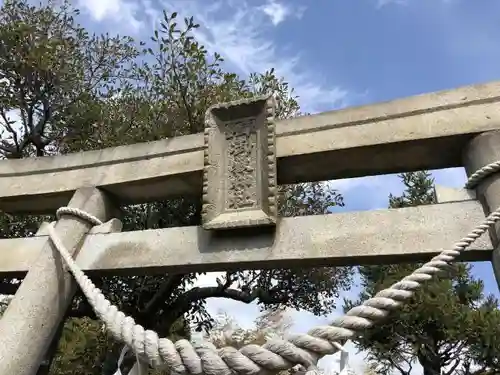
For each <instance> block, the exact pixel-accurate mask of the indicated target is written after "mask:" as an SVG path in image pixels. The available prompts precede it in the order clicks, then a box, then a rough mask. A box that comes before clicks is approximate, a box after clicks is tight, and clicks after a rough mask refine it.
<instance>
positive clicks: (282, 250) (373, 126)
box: [0, 82, 500, 375]
mask: <svg viewBox="0 0 500 375" xmlns="http://www.w3.org/2000/svg"><path fill="white" fill-rule="evenodd" d="M499 102H500V82H493V83H489V84H484V85H476V86H469V87H464V88H460V89H456V90H450V91H443V92H439V93H432V94H425V95H420V96H415V97H411V98H407V99H400V100H395V101H392V102H387V103H382V104H375V105H369V106H362V107H355V108H348V109H343V110H339V111H332V112H325V113H321V114H318V115H313V116H304V117H299V118H294V119H288V120H279V121H275V119H274V117H273V113H274V105H275V103H274V102H273V99H272V98H267V97H258V98H253V99H251V100H245V101H238V102H231V103H227V104H222V105H217V106H214V107H212V108H211V109H210V110H209V111H208V112H207V117H206V129H205V132H204V134H194V135H188V136H182V137H177V138H172V139H167V140H161V141H156V142H150V143H142V144H135V145H131V146H120V147H115V148H109V149H104V150H99V151H90V152H82V153H76V154H70V155H64V156H56V157H43V158H32V159H24V160H9V161H2V162H0V209H1V210H3V211H5V212H11V213H23V212H24V213H47V212H54V211H55V210H57V209H58V208H59V207H61V206H66V205H68V206H69V209H65V210H60V211H58V212H59V215H58V217H59V219H58V221H57V223H56V224H55V226H54V229H51V228H52V226H50V225H48V224H44V225H42V226H41V227H40V230H39V231H38V232H37V234H36V236H34V237H31V238H23V239H2V240H0V274H1V275H2V276H18V275H24V274H26V276H25V278H24V281H23V282H22V284H21V286H20V287H19V289H18V291H17V293H16V295H15V298H14V299H13V300H12V302H11V304H10V306H9V308H8V309H7V311H6V312H5V314H4V317H3V318H2V319H1V320H0V375H12V374H16V375H33V374H35V373H36V370H37V369H38V366H39V364H40V361H41V360H42V358H43V356H44V354H45V351H46V349H47V347H48V345H49V343H50V342H51V339H52V338H53V336H54V334H55V331H56V328H57V326H58V324H59V323H60V321H61V319H62V318H63V316H64V312H65V310H66V309H67V307H68V305H69V303H70V302H71V299H72V297H73V295H74V293H75V290H76V283H75V281H74V278H73V276H72V275H71V274H70V273H68V272H67V271H66V270H65V268H64V267H63V265H64V263H65V262H70V260H67V259H66V258H64V257H63V259H62V258H61V256H60V255H59V253H58V250H59V251H61V250H60V248H61V247H64V248H66V249H67V250H68V252H69V253H70V254H71V255H73V256H74V257H75V259H76V264H77V266H78V267H79V268H81V269H83V270H84V271H85V272H88V273H89V274H90V273H92V274H113V273H116V274H118V273H119V274H129V275H131V274H139V273H142V274H144V273H148V274H153V273H175V272H200V271H204V272H210V271H220V270H227V269H251V268H255V269H262V268H272V267H294V266H297V265H300V266H339V265H354V264H360V263H365V264H366V263H372V264H374V263H396V262H403V261H427V260H428V259H430V258H431V257H432V256H435V255H437V254H439V253H440V252H441V251H443V250H445V249H448V248H450V246H451V245H452V244H453V243H454V242H455V241H457V240H458V239H459V238H461V237H463V236H464V235H465V234H466V233H467V232H468V231H470V230H471V229H473V228H474V226H475V225H476V224H479V223H480V222H482V221H484V218H485V213H490V212H491V211H493V210H495V209H496V208H497V207H499V206H500V178H499V177H498V175H495V174H493V173H490V174H488V173H483V174H482V175H481V176H479V177H481V178H482V179H480V178H478V179H476V180H477V181H476V182H478V184H477V187H475V189H474V190H472V189H448V188H439V189H436V196H437V199H438V202H439V203H438V204H436V205H427V206H420V207H411V208H401V209H391V210H377V211H368V212H349V213H342V214H331V215H324V216H305V217H292V218H279V219H278V217H277V206H276V205H277V202H276V193H277V186H278V184H289V183H299V182H308V181H321V180H331V179H339V178H351V177H359V176H371V175H377V174H387V173H396V172H405V171H414V170H423V169H438V168H447V167H458V166H465V168H466V171H467V173H468V174H469V175H472V174H473V173H474V172H476V171H478V170H480V169H482V168H483V169H484V167H485V166H488V165H490V166H491V163H494V162H497V161H498V160H500V131H499V130H500V105H499V104H500V103H499ZM494 171H496V168H492V169H491V170H490V172H494ZM175 195H198V196H200V198H201V199H203V210H202V219H203V225H202V227H182V228H168V229H158V230H145V231H135V232H126V233H121V232H120V230H121V223H120V222H119V220H117V219H113V220H110V219H112V218H114V217H115V216H117V215H118V207H119V205H122V204H131V203H143V202H148V201H153V200H159V199H164V198H168V197H172V196H175ZM68 202H69V203H68ZM82 211H84V212H87V213H88V214H90V215H92V216H88V215H87V216H85V215H84V217H83V218H81V217H82V215H83V214H82ZM75 215H76V216H75ZM101 222H105V223H104V224H101ZM489 224H491V222H490V223H489ZM93 225H94V226H93ZM92 226H93V227H92ZM91 227H92V228H91ZM255 228H258V230H255ZM485 228H486V226H485ZM485 230H486V229H485ZM498 233H500V231H499V230H498V227H497V228H496V229H495V230H491V231H490V238H479V239H478V240H477V241H476V242H475V243H474V244H473V245H472V246H471V247H470V249H469V250H468V251H466V252H465V253H464V254H463V255H462V256H461V258H460V259H461V260H468V261H478V260H491V261H492V262H493V266H494V271H495V275H496V277H497V280H500V258H499V256H498V253H497V251H496V250H495V249H496V247H497V244H498ZM49 234H52V236H53V237H54V236H57V237H58V238H59V239H60V243H59V245H58V246H57V248H56V246H55V244H54V243H53V242H52V241H51V239H49ZM53 237H52V238H53ZM469 242H472V241H469ZM70 268H71V267H70ZM97 302H99V301H97ZM97 302H96V303H97ZM101 302H102V301H101ZM97 304H98V303H97ZM104 315H105V314H104ZM104 315H103V316H104ZM309 337H312V336H309ZM146 340H147V338H146ZM142 344H144V345H146V344H145V343H142ZM176 345H177V344H176ZM200 353H202V352H200ZM202 354H203V353H202ZM202 354H199V355H200V356H201V355H202ZM233 354H234V353H233ZM207 355H208V354H207ZM234 355H236V354H234ZM299 357H300V356H299ZM299 357H297V358H299ZM294 358H295V357H294ZM300 358H303V357H300ZM291 361H292V360H291ZM296 361H299V359H297V360H296ZM186 366H187V365H186ZM189 371H191V372H190V373H193V371H194V370H192V369H191V368H190V369H189ZM189 371H188V372H189ZM210 371H212V373H221V374H222V373H224V374H225V373H226V372H225V371H226V370H222V369H221V370H220V371H219V372H217V371H215V370H214V369H212V370H210ZM210 371H208V370H207V373H211V372H210ZM242 371H243V370H242Z"/></svg>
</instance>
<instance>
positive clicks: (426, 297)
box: [345, 172, 500, 375]
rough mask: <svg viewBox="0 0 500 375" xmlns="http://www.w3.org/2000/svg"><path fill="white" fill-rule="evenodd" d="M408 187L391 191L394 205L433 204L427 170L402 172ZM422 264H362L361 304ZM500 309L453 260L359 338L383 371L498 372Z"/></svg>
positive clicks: (466, 268) (429, 374) (462, 374)
mask: <svg viewBox="0 0 500 375" xmlns="http://www.w3.org/2000/svg"><path fill="white" fill-rule="evenodd" d="M401 178H402V180H403V184H404V185H405V187H406V190H405V192H404V193H403V195H402V196H400V197H394V196H392V195H391V196H390V207H393V208H398V207H407V206H416V205H420V204H430V203H434V195H433V189H432V188H433V180H432V179H431V177H430V174H429V173H427V172H412V173H405V174H403V175H401ZM416 267H419V265H418V264H409V265H408V264H400V265H382V266H363V267H359V273H360V275H361V285H362V287H363V291H362V292H361V294H360V296H359V299H358V300H356V301H347V302H346V305H345V308H346V309H349V308H350V307H352V306H355V305H358V304H360V303H362V302H363V301H365V300H366V299H368V298H369V297H370V296H372V295H374V294H375V293H377V292H378V291H380V290H381V289H383V288H386V287H388V286H389V285H391V284H392V283H394V282H397V281H398V280H400V279H401V278H403V277H404V276H406V275H408V274H409V273H410V272H412V271H413V270H414V269H415V268H416ZM499 314H500V310H499V309H498V302H497V301H496V300H495V299H494V298H493V297H492V296H485V295H484V293H483V283H482V281H481V280H478V279H476V278H475V277H474V276H473V275H472V274H471V266H470V265H469V264H455V265H454V266H453V267H450V270H449V272H448V274H447V275H444V277H443V278H440V279H434V280H432V281H430V282H428V283H427V284H426V285H425V286H424V288H422V290H420V291H418V292H417V293H415V295H414V297H413V298H412V299H411V300H410V301H409V302H408V303H407V304H405V305H404V306H403V307H402V308H401V309H398V310H397V311H395V312H394V313H393V314H391V316H390V318H389V319H387V321H385V322H384V323H383V324H379V325H377V326H376V327H374V328H373V329H370V330H368V332H366V334H365V335H363V337H361V338H359V339H357V340H356V344H357V345H358V347H359V348H360V349H362V350H366V351H368V353H369V354H368V359H369V360H370V362H371V363H372V365H373V366H374V368H375V369H376V371H377V372H378V373H379V374H388V373H390V371H393V370H396V371H398V372H399V373H401V375H409V374H410V371H411V369H412V366H413V365H414V363H415V362H418V363H420V365H422V367H423V369H424V374H425V375H441V374H444V375H451V374H459V375H471V374H493V373H498V371H499V369H500V367H498V365H499V362H498V360H499V358H500V351H499V346H498V343H499V338H500V325H499V324H498V322H499V320H498V317H499Z"/></svg>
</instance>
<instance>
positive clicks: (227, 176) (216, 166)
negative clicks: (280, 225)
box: [202, 96, 278, 230]
mask: <svg viewBox="0 0 500 375" xmlns="http://www.w3.org/2000/svg"><path fill="white" fill-rule="evenodd" d="M275 106H276V104H275V100H274V98H273V97H267V96H266V97H257V98H253V99H246V100H239V101H234V102H230V103H225V104H218V105H216V106H213V107H211V108H210V109H209V110H208V111H207V114H206V118H205V150H204V170H203V209H202V219H203V227H204V228H205V229H225V230H226V229H233V228H243V227H255V226H262V225H266V226H267V225H274V224H276V219H277V215H278V213H277V204H276V194H277V181H276V149H275V131H274V130H275V129H274V128H275V124H274V111H275Z"/></svg>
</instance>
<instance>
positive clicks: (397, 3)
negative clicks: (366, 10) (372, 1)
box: [377, 0, 408, 8]
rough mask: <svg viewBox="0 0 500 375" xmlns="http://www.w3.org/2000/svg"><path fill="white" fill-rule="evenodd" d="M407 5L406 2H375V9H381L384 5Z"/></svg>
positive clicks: (389, 0)
mask: <svg viewBox="0 0 500 375" xmlns="http://www.w3.org/2000/svg"><path fill="white" fill-rule="evenodd" d="M392 4H396V5H407V4H408V0H377V8H382V7H384V6H386V5H392Z"/></svg>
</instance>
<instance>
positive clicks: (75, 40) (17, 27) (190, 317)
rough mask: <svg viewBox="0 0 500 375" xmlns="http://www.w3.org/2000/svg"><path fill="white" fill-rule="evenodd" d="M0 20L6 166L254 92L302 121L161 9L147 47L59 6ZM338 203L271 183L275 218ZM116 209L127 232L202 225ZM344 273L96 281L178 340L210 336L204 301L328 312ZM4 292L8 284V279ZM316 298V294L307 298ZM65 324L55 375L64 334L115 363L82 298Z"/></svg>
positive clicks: (155, 211) (311, 189) (186, 206)
mask: <svg viewBox="0 0 500 375" xmlns="http://www.w3.org/2000/svg"><path fill="white" fill-rule="evenodd" d="M0 13H1V14H0V52H1V53H0V56H4V57H3V59H2V57H0V82H2V85H1V89H0V116H1V117H2V122H0V126H1V127H2V128H3V133H2V135H1V137H2V138H1V149H0V151H1V152H2V154H1V156H3V157H5V158H21V157H31V156H43V155H47V154H60V153H68V152H78V151H84V150H92V149H98V148H103V147H113V146H117V145H123V144H130V143H135V142H147V141H151V140H157V139H162V138H166V137H173V136H179V135H185V134H190V133H194V132H200V131H201V130H202V129H203V126H204V114H205V112H206V110H207V108H208V107H209V106H210V105H212V104H214V103H217V102H225V101H229V100H234V99H238V98H244V97H251V96H252V95H255V94H262V93H274V94H275V95H277V96H278V97H279V107H278V110H277V116H278V117H279V118H288V117H292V116H296V115H299V114H300V107H299V104H298V101H297V99H298V98H297V97H296V96H295V94H294V92H293V89H291V88H289V86H288V84H287V82H286V81H285V80H284V79H282V78H279V77H277V76H276V75H275V73H274V71H273V70H272V69H271V70H270V71H268V72H264V73H254V74H251V75H250V76H249V77H248V78H246V79H242V78H241V77H239V76H238V75H237V74H235V73H231V72H227V71H225V70H224V69H223V68H222V66H221V63H222V61H223V58H222V56H220V55H218V54H214V55H213V56H212V55H210V54H209V53H208V51H207V50H206V49H205V48H204V47H203V46H202V45H201V44H200V43H199V42H198V41H197V40H196V39H195V38H194V34H193V30H195V29H196V28H198V26H199V25H198V24H196V23H195V22H194V20H193V19H192V18H187V19H185V20H180V21H179V20H178V19H177V14H176V13H175V12H172V13H167V12H164V20H163V22H162V23H161V25H160V27H159V29H158V30H155V31H154V33H153V36H152V37H151V39H150V40H148V41H134V40H133V39H132V38H130V37H123V36H122V37H119V36H115V37H112V36H109V35H90V34H89V33H88V32H87V31H86V30H85V28H84V27H82V26H81V25H80V24H79V23H78V22H77V19H78V10H77V9H76V8H74V7H73V6H72V5H71V4H70V3H69V2H67V1H65V2H62V3H61V4H59V3H57V4H56V3H55V2H52V1H49V2H47V3H45V5H44V4H42V5H40V6H31V5H29V4H28V2H27V1H22V0H7V1H5V2H4V3H3V5H2V7H1V12H0ZM6 57H8V58H6ZM16 113H17V114H18V117H19V122H20V124H19V122H17V123H16V118H15V116H14V114H16ZM16 124H17V125H16ZM16 126H17V127H16ZM341 204H343V201H342V197H341V195H340V194H339V193H338V192H337V191H335V190H332V189H331V188H329V187H328V185H327V184H324V183H312V184H299V185H293V186H283V187H281V195H280V214H281V215H312V214H325V213H328V212H329V209H330V207H331V206H334V205H341ZM123 209H124V211H125V213H126V214H125V216H124V217H123V221H124V226H125V230H142V229H153V228H165V227H169V226H183V225H198V224H199V223H200V202H198V199H197V197H196V198H193V197H181V198H175V199H169V200H165V201H161V202H153V203H149V204H141V205H134V206H127V207H124V208H123ZM40 219H41V218H40V217H32V216H29V217H26V216H18V215H14V216H13V215H3V216H2V217H1V219H0V226H1V227H0V231H1V232H0V233H1V235H2V236H5V237H12V236H29V235H33V233H34V232H35V230H36V227H37V225H38V224H39V223H40ZM49 219H50V218H49ZM14 224H15V225H14ZM350 276H351V271H350V269H348V268H314V269H309V270H305V269H302V268H300V269H299V268H297V269H275V270H253V271H238V272H226V273H224V274H223V275H222V276H221V277H220V278H219V280H217V283H216V285H214V286H213V287H193V284H194V281H195V280H196V277H197V275H196V274H168V275H160V276H133V277H122V276H112V277H98V278H94V282H95V283H96V284H97V285H98V287H99V288H101V290H103V292H104V293H105V294H106V295H107V296H108V297H109V298H110V300H112V301H113V303H115V304H117V305H118V306H119V307H120V308H121V309H122V310H123V311H124V312H126V313H127V314H130V315H132V316H134V318H135V319H136V320H137V321H138V322H139V323H141V324H143V325H144V326H145V327H146V328H149V329H154V330H156V331H157V332H158V333H159V334H160V335H166V336H168V335H171V334H172V329H173V328H174V327H176V325H178V324H180V326H181V328H179V329H177V328H176V330H175V331H176V332H182V334H183V335H187V334H188V333H189V327H190V326H192V325H194V326H195V328H196V329H197V330H207V329H210V328H211V327H212V325H213V319H212V318H211V316H210V315H209V314H208V313H207V311H206V309H205V301H206V299H207V298H211V297H219V298H231V299H235V300H238V301H241V302H243V303H251V302H258V303H259V304H260V305H261V306H262V307H263V308H274V307H277V306H282V305H283V306H289V307H292V308H297V309H298V308H301V309H306V310H309V311H312V312H313V313H315V314H326V313H328V312H329V311H331V310H332V309H333V308H334V306H335V304H334V301H335V298H336V297H337V296H338V292H339V290H341V289H342V288H345V287H347V286H348V285H349V283H350ZM4 284H5V285H7V284H8V285H11V286H12V285H14V286H16V285H17V284H16V283H15V282H13V281H12V280H5V283H4ZM11 289H12V288H11ZM3 292H4V293H5V291H3ZM11 292H12V290H9V293H11ZM320 292H321V294H322V296H323V298H321V299H317V298H316V296H317V294H318V293H320ZM68 317H70V318H72V319H76V318H82V319H84V320H81V321H76V320H72V321H71V322H70V323H68V324H69V326H67V327H66V331H65V330H64V329H63V328H62V327H61V332H62V336H63V339H62V340H61V343H60V345H59V354H58V357H57V359H56V361H55V363H54V366H56V367H54V369H55V370H54V371H56V373H57V371H59V370H60V369H59V370H58V369H57V366H62V365H61V364H62V363H63V362H64V361H66V362H68V361H70V358H71V357H70V356H69V354H68V353H67V352H68V350H69V349H68V348H69V347H72V348H73V346H72V345H74V343H73V341H71V340H73V338H71V337H72V336H71V335H72V334H68V332H70V333H71V332H73V331H74V330H75V329H76V328H74V327H82V329H83V330H85V332H88V337H87V336H86V335H84V336H82V337H83V338H82V337H80V338H78V339H76V338H75V340H77V341H78V340H79V341H78V342H79V344H78V345H80V346H82V345H83V346H86V347H88V348H89V347H92V348H93V349H92V352H93V353H95V357H94V359H93V360H89V361H88V362H85V363H92V365H93V364H95V363H98V364H99V363H101V362H102V360H103V358H105V359H104V362H106V363H107V364H113V363H116V362H115V361H116V356H117V354H118V352H117V350H112V355H110V353H109V352H108V353H104V352H103V351H107V349H105V347H109V344H108V343H107V341H106V340H105V339H104V338H102V337H100V336H99V339H97V338H96V337H97V334H96V330H99V326H98V325H95V324H91V323H90V322H89V321H88V320H85V318H90V319H94V318H95V316H94V314H93V313H92V311H91V309H90V307H89V305H88V303H86V301H85V299H84V298H83V297H82V296H81V295H77V297H76V298H75V299H74V302H73V306H72V308H71V310H70V311H69V312H68ZM72 325H73V326H72ZM72 327H73V328H72ZM65 332H66V333H65ZM87 339H88V341H87V342H86V343H85V342H84V341H85V340H87ZM82 342H83V343H82ZM104 343H106V344H104ZM101 344H102V345H101ZM75 345H76V344H75ZM113 349H114V348H113ZM92 361H94V362H92ZM48 363H50V361H49V362H48ZM83 365H84V364H82V366H83ZM61 371H63V370H61ZM61 371H59V373H60V374H62V373H64V372H61ZM82 371H83V370H82ZM85 371H87V373H92V371H94V370H93V369H92V368H86V370H85Z"/></svg>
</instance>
